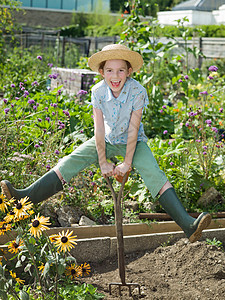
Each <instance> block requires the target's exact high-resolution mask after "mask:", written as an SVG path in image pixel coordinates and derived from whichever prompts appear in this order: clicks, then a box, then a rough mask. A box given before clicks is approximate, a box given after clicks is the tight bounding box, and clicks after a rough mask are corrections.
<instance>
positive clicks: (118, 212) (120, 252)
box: [106, 171, 141, 297]
mask: <svg viewBox="0 0 225 300" xmlns="http://www.w3.org/2000/svg"><path fill="white" fill-rule="evenodd" d="M129 173H130V171H128V172H127V173H126V174H125V176H124V177H121V176H118V177H116V179H117V181H119V182H121V187H120V190H119V193H118V196H117V197H116V193H115V190H114V188H113V186H112V183H111V181H110V180H109V178H108V177H106V181H107V183H108V186H109V189H110V191H111V192H112V197H113V202H114V213H115V224H116V236H117V256H118V266H119V275H120V279H121V282H120V283H119V282H111V283H110V284H109V294H110V295H111V287H112V285H118V286H119V295H120V296H121V287H122V286H128V288H129V296H130V297H131V296H132V294H131V286H132V285H133V286H137V287H138V292H139V295H140V294H141V291H140V285H139V284H138V283H126V279H125V259H124V241H123V224H122V219H123V216H122V209H121V198H122V196H123V189H124V185H125V183H126V181H127V179H128V176H129Z"/></svg>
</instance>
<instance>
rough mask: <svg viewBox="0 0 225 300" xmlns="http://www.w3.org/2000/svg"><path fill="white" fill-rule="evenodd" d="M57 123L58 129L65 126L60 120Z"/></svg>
mask: <svg viewBox="0 0 225 300" xmlns="http://www.w3.org/2000/svg"><path fill="white" fill-rule="evenodd" d="M58 125H59V129H63V128H65V124H63V122H61V121H59V123H58Z"/></svg>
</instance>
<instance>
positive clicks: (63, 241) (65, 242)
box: [55, 230, 77, 252]
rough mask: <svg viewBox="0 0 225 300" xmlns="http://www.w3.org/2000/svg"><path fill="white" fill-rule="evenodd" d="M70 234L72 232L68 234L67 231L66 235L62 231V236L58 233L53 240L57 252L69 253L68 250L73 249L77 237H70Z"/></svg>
mask: <svg viewBox="0 0 225 300" xmlns="http://www.w3.org/2000/svg"><path fill="white" fill-rule="evenodd" d="M72 234H73V231H71V232H70V233H69V230H67V232H66V233H64V230H63V231H62V234H61V233H59V235H58V236H57V237H56V238H55V240H56V241H55V244H56V247H58V250H60V251H64V252H66V251H70V249H71V248H73V247H74V245H73V244H75V245H77V243H76V242H75V241H76V240H77V239H76V237H77V236H76V235H75V236H71V235H72Z"/></svg>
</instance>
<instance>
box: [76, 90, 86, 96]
mask: <svg viewBox="0 0 225 300" xmlns="http://www.w3.org/2000/svg"><path fill="white" fill-rule="evenodd" d="M86 94H87V91H84V90H80V91H79V92H78V93H77V96H78V95H86Z"/></svg>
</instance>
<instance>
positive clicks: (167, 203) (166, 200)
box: [159, 188, 212, 243]
mask: <svg viewBox="0 0 225 300" xmlns="http://www.w3.org/2000/svg"><path fill="white" fill-rule="evenodd" d="M159 203H160V204H161V205H162V207H163V208H164V209H165V211H166V212H167V213H168V214H169V215H170V216H171V218H172V219H173V220H174V221H175V222H176V223H177V224H178V225H179V226H180V227H181V228H182V230H183V231H184V233H185V234H186V236H187V237H188V239H189V241H190V242H191V243H194V242H196V241H197V240H199V239H200V237H201V236H202V230H204V229H206V228H207V227H208V226H209V224H210V222H211V219H212V218H211V215H210V214H209V213H206V212H203V213H201V214H200V215H199V216H198V218H197V219H195V218H193V217H191V216H190V215H189V214H188V213H187V212H186V210H185V208H184V207H183V205H182V203H181V202H180V200H179V199H178V197H177V195H176V192H175V190H174V188H169V189H167V190H166V191H165V192H164V193H163V194H162V195H161V196H160V198H159Z"/></svg>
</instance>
